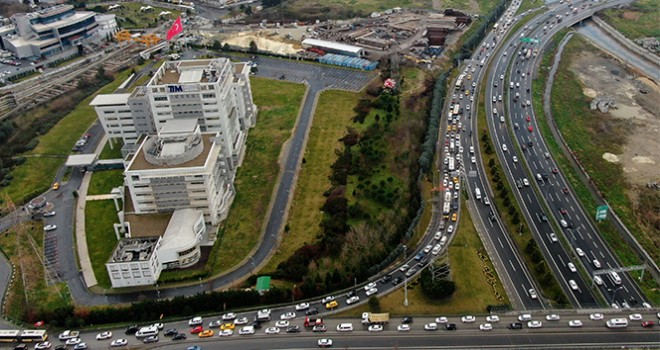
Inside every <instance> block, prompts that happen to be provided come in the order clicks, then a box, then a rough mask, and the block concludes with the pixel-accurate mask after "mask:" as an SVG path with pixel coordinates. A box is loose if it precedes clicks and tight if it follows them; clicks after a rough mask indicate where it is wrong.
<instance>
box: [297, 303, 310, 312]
mask: <svg viewBox="0 0 660 350" xmlns="http://www.w3.org/2000/svg"><path fill="white" fill-rule="evenodd" d="M307 309H309V303H300V304H298V305H296V311H303V310H307Z"/></svg>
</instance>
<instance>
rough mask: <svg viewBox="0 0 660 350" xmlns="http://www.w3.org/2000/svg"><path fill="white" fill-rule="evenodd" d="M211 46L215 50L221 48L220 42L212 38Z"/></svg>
mask: <svg viewBox="0 0 660 350" xmlns="http://www.w3.org/2000/svg"><path fill="white" fill-rule="evenodd" d="M211 48H212V49H213V50H216V51H217V50H220V49H222V44H221V43H220V41H219V40H213V45H211Z"/></svg>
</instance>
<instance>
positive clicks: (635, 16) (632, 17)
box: [621, 11, 640, 21]
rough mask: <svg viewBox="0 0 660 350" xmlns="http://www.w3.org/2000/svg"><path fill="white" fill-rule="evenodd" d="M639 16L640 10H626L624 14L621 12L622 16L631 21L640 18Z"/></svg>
mask: <svg viewBox="0 0 660 350" xmlns="http://www.w3.org/2000/svg"><path fill="white" fill-rule="evenodd" d="M639 16H640V13H639V12H633V11H626V12H624V13H623V14H621V17H623V18H624V19H627V20H629V21H636V20H638V19H639Z"/></svg>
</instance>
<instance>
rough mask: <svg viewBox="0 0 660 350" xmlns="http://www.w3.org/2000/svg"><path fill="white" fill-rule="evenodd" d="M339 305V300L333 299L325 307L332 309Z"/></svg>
mask: <svg viewBox="0 0 660 350" xmlns="http://www.w3.org/2000/svg"><path fill="white" fill-rule="evenodd" d="M337 305H339V304H337V300H332V301H330V302H329V303H327V304H325V308H326V309H328V310H330V309H334V308H336V307H337Z"/></svg>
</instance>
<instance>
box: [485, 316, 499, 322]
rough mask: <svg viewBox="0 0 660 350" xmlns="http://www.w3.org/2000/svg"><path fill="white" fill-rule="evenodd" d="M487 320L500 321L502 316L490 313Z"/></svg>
mask: <svg viewBox="0 0 660 350" xmlns="http://www.w3.org/2000/svg"><path fill="white" fill-rule="evenodd" d="M486 322H488V323H494V322H500V316H497V315H488V316H486Z"/></svg>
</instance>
